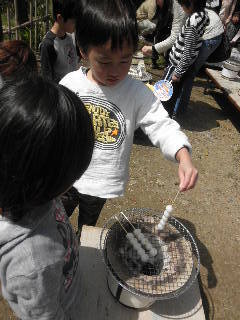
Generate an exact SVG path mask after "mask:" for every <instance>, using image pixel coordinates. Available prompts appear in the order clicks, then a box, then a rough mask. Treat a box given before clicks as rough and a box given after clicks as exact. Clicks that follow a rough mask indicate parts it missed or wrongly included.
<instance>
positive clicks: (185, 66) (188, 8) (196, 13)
mask: <svg viewBox="0 0 240 320" xmlns="http://www.w3.org/2000/svg"><path fill="white" fill-rule="evenodd" d="M178 2H179V4H180V5H181V6H182V8H183V10H184V11H185V12H186V14H187V15H188V18H187V20H186V23H185V25H184V26H183V28H182V31H181V34H180V35H179V36H178V39H177V40H176V42H175V44H174V46H173V48H172V50H171V52H170V56H169V60H170V63H169V65H168V67H167V69H166V72H165V75H164V78H165V80H169V81H172V82H173V86H174V90H173V91H174V93H173V96H172V98H171V99H170V100H169V101H167V102H164V107H165V108H166V110H167V111H168V112H169V115H170V116H171V117H173V118H174V119H176V118H177V116H178V114H179V113H183V112H184V111H186V109H187V106H188V103H189V100H190V96H191V92H192V87H193V81H194V78H195V76H196V75H197V73H198V71H199V69H200V68H201V66H202V65H203V64H204V63H205V61H206V60H207V58H208V57H209V56H210V55H211V53H213V52H214V50H216V48H217V47H218V46H219V44H220V43H221V40H222V34H223V32H224V28H223V24H222V22H221V20H220V18H219V16H218V15H217V13H215V12H214V11H213V10H208V9H206V8H205V6H206V0H178Z"/></svg>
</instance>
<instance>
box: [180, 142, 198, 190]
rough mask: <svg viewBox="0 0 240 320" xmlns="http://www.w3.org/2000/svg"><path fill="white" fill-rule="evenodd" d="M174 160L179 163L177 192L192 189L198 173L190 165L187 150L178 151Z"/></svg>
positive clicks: (190, 161)
mask: <svg viewBox="0 0 240 320" xmlns="http://www.w3.org/2000/svg"><path fill="white" fill-rule="evenodd" d="M176 159H177V160H178V161H179V167H178V176H179V179H180V184H179V190H180V191H186V190H189V189H192V188H193V187H194V186H195V184H196V182H197V178H198V171H197V169H196V168H195V167H194V166H193V164H192V160H191V156H190V154H189V152H188V150H187V148H182V149H180V150H178V152H177V154H176Z"/></svg>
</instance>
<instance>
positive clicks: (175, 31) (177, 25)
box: [154, 0, 186, 53]
mask: <svg viewBox="0 0 240 320" xmlns="http://www.w3.org/2000/svg"><path fill="white" fill-rule="evenodd" d="M185 20H186V15H185V13H184V11H183V10H182V8H181V6H180V5H179V4H178V3H177V1H175V0H174V1H173V23H172V29H171V34H170V36H169V37H168V38H167V39H165V40H164V41H162V42H159V43H156V44H155V45H154V47H155V49H156V50H157V52H158V53H164V52H167V51H168V50H169V49H171V48H172V46H173V44H174V42H175V41H176V39H177V37H178V35H179V33H180V32H181V29H182V26H183V24H184V23H185Z"/></svg>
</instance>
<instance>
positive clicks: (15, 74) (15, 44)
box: [0, 40, 38, 87]
mask: <svg viewBox="0 0 240 320" xmlns="http://www.w3.org/2000/svg"><path fill="white" fill-rule="evenodd" d="M37 73H38V70H37V60H36V57H35V54H34V52H33V51H32V50H31V48H30V47H29V46H28V44H26V43H25V42H24V41H22V40H9V41H3V42H0V87H2V86H3V84H4V82H6V81H7V82H9V81H22V80H26V79H28V78H31V77H33V76H36V75H37Z"/></svg>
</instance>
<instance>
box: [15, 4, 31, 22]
mask: <svg viewBox="0 0 240 320" xmlns="http://www.w3.org/2000/svg"><path fill="white" fill-rule="evenodd" d="M16 2H17V12H18V17H17V22H18V24H21V23H24V22H26V21H28V2H27V1H26V0H17V1H16Z"/></svg>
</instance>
